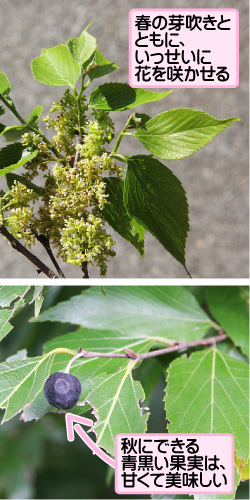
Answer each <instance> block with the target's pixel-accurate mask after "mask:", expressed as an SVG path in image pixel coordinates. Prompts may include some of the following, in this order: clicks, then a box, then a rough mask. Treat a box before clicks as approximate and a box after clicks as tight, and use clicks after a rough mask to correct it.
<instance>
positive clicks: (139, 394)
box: [87, 362, 148, 455]
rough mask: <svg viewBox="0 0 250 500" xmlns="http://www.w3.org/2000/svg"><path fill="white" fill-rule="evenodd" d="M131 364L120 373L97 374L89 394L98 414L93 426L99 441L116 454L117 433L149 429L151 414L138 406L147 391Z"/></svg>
mask: <svg viewBox="0 0 250 500" xmlns="http://www.w3.org/2000/svg"><path fill="white" fill-rule="evenodd" d="M132 366H133V363H131V362H130V363H129V364H128V365H127V367H126V368H124V369H121V370H120V371H119V372H117V373H113V374H112V375H109V376H107V375H105V376H99V377H96V378H94V380H93V381H92V384H93V389H92V391H91V392H90V394H89V395H88V397H87V400H88V402H89V403H90V404H91V406H93V408H94V413H95V415H96V417H97V422H96V423H95V424H94V426H93V427H92V428H91V431H94V432H95V433H96V435H97V445H98V446H101V447H102V448H105V450H107V451H108V452H109V453H112V454H113V455H114V453H115V435H116V434H119V433H123V432H124V433H128V432H132V433H142V432H146V421H147V418H148V415H147V414H144V415H143V414H142V413H143V410H142V409H141V408H140V406H139V403H140V402H141V401H143V400H144V398H145V395H144V391H143V389H142V386H141V384H140V382H135V381H134V380H133V378H132V374H131V367H132Z"/></svg>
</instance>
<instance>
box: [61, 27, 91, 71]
mask: <svg viewBox="0 0 250 500" xmlns="http://www.w3.org/2000/svg"><path fill="white" fill-rule="evenodd" d="M67 45H68V48H69V51H70V53H71V55H72V56H73V57H74V59H75V60H76V61H77V62H78V63H79V64H80V65H81V66H82V64H84V63H85V62H86V61H88V60H89V58H90V57H91V56H92V55H93V53H94V51H95V49H96V38H95V37H94V36H92V35H89V33H87V32H86V31H83V32H82V34H81V35H80V36H79V37H78V38H71V39H70V40H69V41H68V42H67Z"/></svg>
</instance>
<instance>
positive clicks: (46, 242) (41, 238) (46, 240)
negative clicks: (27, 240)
mask: <svg viewBox="0 0 250 500" xmlns="http://www.w3.org/2000/svg"><path fill="white" fill-rule="evenodd" d="M33 234H34V236H35V238H36V239H37V241H39V242H40V243H41V245H43V247H44V248H45V250H46V252H47V254H48V255H49V258H50V260H51V262H52V263H53V264H54V266H55V268H56V270H57V272H58V274H59V276H60V278H64V279H65V278H66V276H65V275H64V273H63V272H62V270H61V268H60V266H59V264H58V262H57V260H56V258H55V256H54V254H53V252H52V250H51V246H50V242H49V232H47V236H44V234H37V233H36V232H35V231H33Z"/></svg>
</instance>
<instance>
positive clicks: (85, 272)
mask: <svg viewBox="0 0 250 500" xmlns="http://www.w3.org/2000/svg"><path fill="white" fill-rule="evenodd" d="M81 270H82V277H83V279H87V278H89V273H88V263H87V262H86V261H84V262H82V264H81Z"/></svg>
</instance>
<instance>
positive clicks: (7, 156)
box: [0, 143, 39, 177]
mask: <svg viewBox="0 0 250 500" xmlns="http://www.w3.org/2000/svg"><path fill="white" fill-rule="evenodd" d="M38 152H39V150H38V149H34V148H33V147H31V146H24V145H23V144H21V143H14V144H9V146H6V147H5V148H2V149H1V150H0V177H1V176H2V175H6V174H7V173H8V172H12V171H13V170H16V169H17V168H19V167H22V165H25V163H28V161H30V160H32V159H33V158H35V157H36V156H37V154H38Z"/></svg>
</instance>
